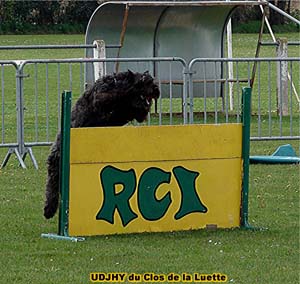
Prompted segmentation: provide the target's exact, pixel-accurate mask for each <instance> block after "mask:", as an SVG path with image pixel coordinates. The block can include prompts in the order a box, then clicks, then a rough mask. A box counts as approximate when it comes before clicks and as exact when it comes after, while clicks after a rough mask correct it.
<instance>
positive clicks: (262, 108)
mask: <svg viewBox="0 0 300 284" xmlns="http://www.w3.org/2000/svg"><path fill="white" fill-rule="evenodd" d="M229 62H230V63H232V64H233V70H234V72H233V76H231V77H230V76H229V72H228V63H229ZM95 64H102V65H103V66H105V69H106V70H115V66H116V64H118V68H119V71H127V69H128V68H130V69H131V70H132V71H134V72H145V71H146V70H148V71H149V72H150V73H151V74H152V75H153V76H154V78H155V81H156V82H157V84H158V85H159V88H160V91H161V96H160V98H159V99H158V100H157V102H156V103H155V104H154V105H153V107H152V110H151V113H150V114H149V115H148V120H147V122H146V124H148V125H162V124H186V123H235V122H240V121H241V117H240V112H241V109H240V108H241V104H240V100H241V89H242V87H245V86H252V88H253V90H252V129H251V132H252V133H251V134H252V135H251V140H286V139H300V119H299V111H300V101H299V91H300V90H299V87H300V58H284V59H278V58H260V59H253V58H239V59H211V58H195V59H193V60H192V61H191V62H190V63H189V64H186V62H185V61H184V60H183V59H182V58H178V57H164V58H156V57H155V58H109V59H82V58H77V59H51V60H49V59H41V60H26V61H23V62H14V61H0V86H1V108H0V109H1V115H0V117H1V121H0V127H1V139H0V142H1V143H0V148H7V149H8V151H7V154H6V156H5V158H4V161H3V163H2V167H3V166H5V165H6V163H7V161H8V160H9V158H10V156H11V155H12V154H15V155H16V156H17V158H18V160H19V163H20V165H21V166H22V167H23V168H25V167H26V166H25V164H24V162H23V161H24V159H25V157H26V155H27V154H28V155H29V156H30V158H31V160H32V162H33V164H34V166H35V167H36V168H37V167H38V165H37V162H36V160H35V158H34V155H33V151H32V147H35V146H47V145H51V143H52V142H53V141H54V140H55V136H56V133H57V132H58V131H59V128H60V108H61V106H60V102H61V93H62V91H63V90H70V91H72V93H73V98H74V101H76V99H77V98H78V97H79V96H80V95H81V94H82V93H83V92H84V90H85V88H86V81H85V80H86V78H85V72H86V70H87V68H90V69H91V68H94V67H95ZM286 70H288V72H289V74H290V77H288V76H287V75H286ZM254 71H255V72H254Z"/></svg>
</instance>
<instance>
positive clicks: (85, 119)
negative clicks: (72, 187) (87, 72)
mask: <svg viewBox="0 0 300 284" xmlns="http://www.w3.org/2000/svg"><path fill="white" fill-rule="evenodd" d="M158 97H159V89H158V87H157V85H156V84H155V83H154V82H153V78H152V77H151V76H150V75H149V73H148V72H145V73H143V74H140V73H133V72H131V71H129V70H128V71H127V72H122V73H117V74H114V75H108V76H105V77H103V78H102V79H99V80H97V81H96V82H95V84H94V85H93V86H92V87H91V88H90V89H89V90H87V91H85V93H84V94H83V95H82V96H81V97H80V98H79V99H78V101H77V102H76V104H75V106H74V108H73V109H72V113H71V127H73V128H76V127H101V126H122V125H124V124H126V123H128V122H129V121H132V120H134V119H136V120H137V121H138V122H142V121H144V120H145V119H146V118H147V114H148V112H149V111H150V107H151V103H152V99H157V98H158ZM59 160H60V134H58V135H57V139H56V141H55V142H54V144H53V146H52V148H51V152H50V155H49V157H48V161H47V164H48V179H47V185H46V202H45V208H44V216H45V217H46V218H47V219H49V218H52V217H53V216H54V215H55V213H56V211H57V208H58V202H59Z"/></svg>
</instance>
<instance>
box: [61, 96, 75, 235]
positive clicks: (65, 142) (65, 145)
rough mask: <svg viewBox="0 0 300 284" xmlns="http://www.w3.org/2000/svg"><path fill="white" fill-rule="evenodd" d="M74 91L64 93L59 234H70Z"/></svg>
mask: <svg viewBox="0 0 300 284" xmlns="http://www.w3.org/2000/svg"><path fill="white" fill-rule="evenodd" d="M71 100H72V93H71V92H70V91H64V92H63V94H62V113H61V118H62V119H61V144H60V169H59V172H60V180H59V184H60V196H61V199H60V208H59V209H60V210H59V228H58V234H59V235H62V236H68V235H69V233H68V215H69V177H70V129H71Z"/></svg>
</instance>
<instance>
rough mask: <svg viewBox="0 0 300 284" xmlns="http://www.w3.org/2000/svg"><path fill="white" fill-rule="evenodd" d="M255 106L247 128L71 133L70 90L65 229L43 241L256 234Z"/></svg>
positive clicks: (246, 106)
mask: <svg viewBox="0 0 300 284" xmlns="http://www.w3.org/2000/svg"><path fill="white" fill-rule="evenodd" d="M250 102H251V89H250V88H244V89H243V96H242V122H241V123H234V124H214V125H177V126H138V127H102V128H72V129H71V127H70V112H71V93H70V92H64V94H63V103H62V105H63V110H62V128H61V131H62V132H61V167H60V176H61V179H60V191H61V199H60V208H59V230H58V234H42V236H43V237H50V238H58V239H69V240H73V241H77V240H81V238H78V236H80V237H84V236H92V235H103V234H104V235H107V234H123V233H136V232H162V231H175V230H190V229H200V228H235V227H240V228H250V226H249V224H248V183H249V146H250Z"/></svg>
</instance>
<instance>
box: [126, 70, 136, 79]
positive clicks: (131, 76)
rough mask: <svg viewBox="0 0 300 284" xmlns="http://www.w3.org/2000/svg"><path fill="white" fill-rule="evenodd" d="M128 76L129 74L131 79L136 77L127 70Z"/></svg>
mask: <svg viewBox="0 0 300 284" xmlns="http://www.w3.org/2000/svg"><path fill="white" fill-rule="evenodd" d="M127 74H128V77H129V78H133V77H134V73H133V72H132V71H131V70H130V69H128V70H127Z"/></svg>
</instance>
